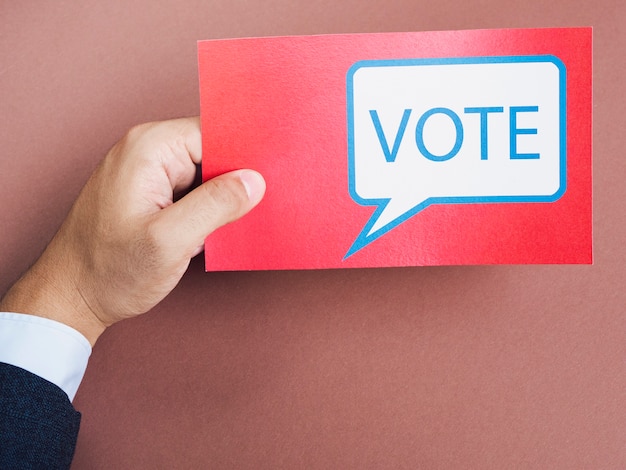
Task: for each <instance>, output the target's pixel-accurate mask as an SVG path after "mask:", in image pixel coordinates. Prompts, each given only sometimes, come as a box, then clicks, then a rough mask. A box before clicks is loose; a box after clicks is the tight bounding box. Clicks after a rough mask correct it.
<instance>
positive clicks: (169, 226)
mask: <svg viewBox="0 0 626 470" xmlns="http://www.w3.org/2000/svg"><path fill="white" fill-rule="evenodd" d="M264 194H265V181H264V180H263V177H262V176H261V175H260V174H259V173H257V172H256V171H253V170H237V171H233V172H230V173H225V174H223V175H220V176H218V177H216V178H213V179H211V180H209V181H207V182H205V183H204V184H202V185H200V186H198V187H197V188H196V189H194V190H193V191H191V192H190V193H189V194H187V195H186V196H185V197H183V198H182V199H180V200H179V201H177V202H176V203H174V204H173V205H171V206H169V207H167V208H166V209H164V210H162V211H161V212H160V213H159V216H158V223H159V228H160V229H161V230H163V231H164V233H163V234H164V235H167V236H166V239H169V240H170V242H171V245H172V246H177V247H178V249H179V250H182V251H183V252H184V253H185V256H187V257H191V256H192V255H194V254H197V252H198V250H199V248H200V247H201V246H202V245H203V243H204V239H205V238H206V237H207V235H209V234H210V233H211V232H213V231H214V230H216V229H218V228H219V227H221V226H223V225H226V224H228V223H230V222H233V221H235V220H237V219H239V218H240V217H242V216H243V215H245V214H246V213H248V212H249V211H250V210H251V209H252V208H253V207H254V206H256V205H257V204H258V203H259V201H261V199H262V198H263V195H264Z"/></svg>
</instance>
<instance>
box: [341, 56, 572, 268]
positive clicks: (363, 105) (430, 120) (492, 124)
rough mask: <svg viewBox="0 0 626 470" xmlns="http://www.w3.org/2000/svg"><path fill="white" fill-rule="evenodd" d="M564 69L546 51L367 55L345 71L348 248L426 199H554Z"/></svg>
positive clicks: (560, 189)
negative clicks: (361, 214) (362, 217)
mask: <svg viewBox="0 0 626 470" xmlns="http://www.w3.org/2000/svg"><path fill="white" fill-rule="evenodd" d="M565 99H566V70H565V65H564V64H563V62H562V61H561V60H560V59H559V58H557V57H555V56H551V55H545V56H507V57H464V58H440V59H402V60H379V61H376V60H373V61H360V62H357V63H355V64H354V65H353V66H352V67H351V68H350V69H349V71H348V74H347V114H348V116H347V117H348V165H349V167H348V175H349V182H348V183H349V192H350V196H351V197H352V199H353V200H354V201H355V202H356V203H358V204H360V205H365V206H377V208H376V210H375V211H374V213H373V215H372V216H371V218H370V219H369V221H368V222H367V223H366V225H365V227H364V228H363V230H362V231H361V233H360V234H359V235H358V236H357V238H356V240H355V241H354V243H353V244H352V246H351V247H350V249H349V250H348V252H347V253H346V255H345V257H344V259H345V258H347V257H349V256H351V255H353V254H354V253H356V252H357V251H359V250H360V249H362V248H364V247H365V246H366V245H368V244H369V243H371V242H373V241H374V240H376V239H377V238H379V237H381V236H383V235H384V234H386V233H387V232H389V231H390V230H392V229H394V228H395V227H397V226H398V225H400V224H402V223H403V222H405V221H406V220H408V219H409V218H410V217H413V216H414V215H416V214H417V213H419V212H421V211H423V210H424V209H426V208H427V207H429V206H431V205H433V204H485V203H531V202H544V203H546V202H554V201H556V200H558V199H559V198H560V197H561V196H562V195H563V194H564V193H565V190H566V103H565Z"/></svg>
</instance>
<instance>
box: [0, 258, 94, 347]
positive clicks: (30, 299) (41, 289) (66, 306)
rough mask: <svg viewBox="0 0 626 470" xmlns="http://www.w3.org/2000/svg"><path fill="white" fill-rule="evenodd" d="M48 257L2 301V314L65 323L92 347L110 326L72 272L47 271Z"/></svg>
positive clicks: (24, 277)
mask: <svg viewBox="0 0 626 470" xmlns="http://www.w3.org/2000/svg"><path fill="white" fill-rule="evenodd" d="M46 265H47V263H46V253H44V255H43V256H42V258H41V259H40V260H39V261H37V263H36V264H35V265H34V266H33V267H32V268H31V269H29V270H28V271H27V272H26V273H25V274H24V276H22V278H20V279H19V280H18V281H17V282H16V283H15V284H14V285H13V286H12V287H11V289H9V291H8V292H7V293H6V295H5V296H4V297H3V298H2V300H0V310H2V311H7V312H15V313H24V314H28V315H34V316H38V317H43V318H48V319H50V320H54V321H57V322H59V323H63V324H65V325H67V326H69V327H71V328H73V329H75V330H76V331H78V332H79V333H81V334H82V335H83V336H84V337H85V338H87V340H88V341H89V343H90V344H91V346H93V345H94V344H95V343H96V341H97V339H98V337H99V336H100V335H101V334H102V333H103V332H104V330H105V329H106V326H105V325H104V324H103V323H102V322H101V321H100V320H99V319H98V318H97V317H96V316H95V315H94V314H93V313H92V312H91V310H90V309H89V306H88V305H87V304H86V302H85V301H84V299H83V298H82V297H81V295H80V292H79V290H78V289H77V288H76V284H75V282H74V281H73V280H72V276H71V274H70V270H65V269H59V267H58V266H56V267H55V268H54V269H52V268H50V269H47V266H46Z"/></svg>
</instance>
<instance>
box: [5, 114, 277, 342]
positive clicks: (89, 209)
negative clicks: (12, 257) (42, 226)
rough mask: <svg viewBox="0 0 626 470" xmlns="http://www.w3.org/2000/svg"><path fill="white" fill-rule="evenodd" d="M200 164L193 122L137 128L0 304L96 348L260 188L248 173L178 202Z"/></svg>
mask: <svg viewBox="0 0 626 470" xmlns="http://www.w3.org/2000/svg"><path fill="white" fill-rule="evenodd" d="M200 160H201V138H200V123H199V120H198V119H197V118H189V119H177V120H172V121H164V122H157V123H150V124H143V125H141V126H137V127H135V128H133V129H131V130H130V131H129V132H128V134H127V135H126V136H125V137H124V138H123V139H122V140H121V141H120V142H118V143H117V144H116V145H115V146H114V147H113V148H112V149H111V150H110V152H109V153H108V155H107V156H106V158H105V159H104V160H103V161H102V163H101V164H100V166H99V167H98V168H97V169H96V171H95V172H94V174H93V175H92V176H91V178H90V179H89V181H88V182H87V184H86V185H85V187H84V188H83V190H82V191H81V193H80V195H79V197H78V199H77V200H76V202H75V204H74V206H73V207H72V209H71V211H70V213H69V215H68V217H67V219H66V220H65V221H64V223H63V225H62V226H61V228H60V229H59V231H58V233H57V234H56V235H55V237H54V238H53V240H52V241H51V243H50V245H49V246H48V247H47V248H46V250H45V252H44V253H43V254H42V256H41V258H40V259H39V260H38V261H37V262H36V263H35V265H34V266H33V267H32V268H31V269H30V270H29V271H28V272H27V273H26V274H25V275H24V276H23V277H22V278H21V279H20V280H19V281H18V282H17V283H16V284H15V285H14V286H13V287H12V288H11V290H10V291H9V292H8V293H7V295H6V296H5V298H4V299H3V300H2V302H1V303H0V309H2V310H6V311H13V312H20V313H28V314H32V315H39V316H43V317H47V318H51V319H53V320H57V321H60V322H63V323H65V324H67V325H69V326H71V327H73V328H75V329H76V330H78V331H80V332H81V333H82V334H83V335H84V336H85V337H86V338H87V339H88V340H89V341H90V342H91V344H92V345H93V344H95V342H96V340H97V338H98V337H99V336H100V334H101V333H102V332H103V331H104V329H105V328H106V327H108V326H110V325H111V324H113V323H115V322H117V321H119V320H122V319H125V318H129V317H133V316H136V315H139V314H141V313H144V312H146V311H148V310H150V309H151V308H152V307H154V306H155V305H156V304H157V303H159V302H160V301H161V300H162V299H163V298H164V297H165V296H166V295H167V294H169V292H170V291H171V290H172V289H173V288H174V287H175V286H176V284H178V282H179V280H180V278H181V277H182V275H183V273H184V272H185V271H186V269H187V267H188V265H189V261H190V259H191V258H192V257H193V256H195V255H197V254H198V253H200V252H201V251H202V247H203V243H204V239H205V237H206V236H207V235H208V234H210V233H211V232H213V231H214V230H216V229H217V228H219V227H221V226H222V225H225V224H227V223H229V222H232V221H234V220H236V219H238V218H240V217H241V216H243V215H244V214H246V213H247V212H248V211H249V210H250V209H252V208H253V207H254V206H255V205H256V204H257V203H258V202H259V201H260V200H261V199H262V197H263V194H264V192H265V182H264V181H263V178H262V177H261V175H259V174H258V173H256V172H254V171H252V170H238V171H234V172H231V173H227V174H224V175H221V176H219V177H217V178H214V179H212V180H210V181H207V182H206V183H204V184H202V185H201V186H199V187H197V188H196V189H194V190H193V191H191V192H190V193H189V194H187V195H185V196H183V197H182V198H181V199H180V200H178V201H176V202H173V201H174V196H175V195H178V194H180V193H181V192H183V191H185V190H186V189H188V188H189V186H190V185H191V184H192V182H193V180H194V177H195V169H196V165H197V164H199V163H200Z"/></svg>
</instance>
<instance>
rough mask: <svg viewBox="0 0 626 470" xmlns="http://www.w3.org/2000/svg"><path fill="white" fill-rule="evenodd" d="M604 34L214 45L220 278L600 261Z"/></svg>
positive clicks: (206, 160) (210, 121) (210, 74)
mask: <svg viewBox="0 0 626 470" xmlns="http://www.w3.org/2000/svg"><path fill="white" fill-rule="evenodd" d="M591 36H592V34H591V29H590V28H565V29H563V28H560V29H513V30H479V31H448V32H422V33H383V34H354V35H330V36H300V37H273V38H250V39H232V40H215V41H200V42H199V43H198V57H199V73H200V97H201V119H202V135H203V142H202V144H203V168H202V170H203V171H202V173H203V178H204V179H205V180H206V179H208V178H211V177H213V176H216V175H218V174H221V173H224V172H226V171H230V170H234V169H238V168H252V169H255V170H257V171H259V172H261V173H262V174H263V176H264V177H265V179H266V182H267V191H266V195H265V198H264V200H263V201H262V202H261V203H260V204H259V206H258V207H256V208H255V209H254V210H253V211H252V212H251V213H250V214H248V215H247V216H245V217H244V218H243V219H241V220H239V221H237V222H234V223H232V224H230V225H228V226H226V227H223V228H221V229H219V230H217V231H216V232H215V233H213V234H211V235H210V236H209V237H208V238H207V239H206V243H205V260H206V269H207V271H215V270H257V269H258V270H261V269H316V268H349V267H383V266H417V265H449V264H525V263H591V261H592V216H591V209H592V204H591V90H592V87H591Z"/></svg>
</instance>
